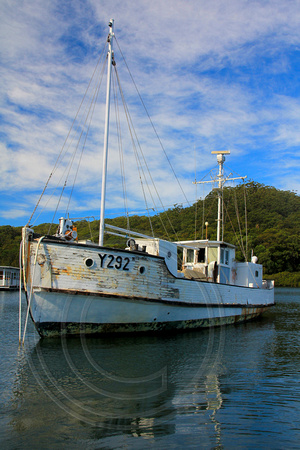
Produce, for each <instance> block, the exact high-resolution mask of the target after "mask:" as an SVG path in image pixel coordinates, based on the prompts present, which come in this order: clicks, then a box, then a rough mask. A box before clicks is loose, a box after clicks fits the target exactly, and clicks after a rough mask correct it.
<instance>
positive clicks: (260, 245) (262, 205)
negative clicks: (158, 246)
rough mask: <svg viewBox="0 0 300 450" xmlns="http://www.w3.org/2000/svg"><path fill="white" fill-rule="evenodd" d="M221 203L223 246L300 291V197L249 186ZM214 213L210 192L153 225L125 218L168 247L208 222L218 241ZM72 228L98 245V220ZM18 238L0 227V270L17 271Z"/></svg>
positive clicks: (14, 230)
mask: <svg viewBox="0 0 300 450" xmlns="http://www.w3.org/2000/svg"><path fill="white" fill-rule="evenodd" d="M223 200H224V211H225V215H224V241H225V242H230V243H233V244H235V245H236V258H237V260H239V261H243V260H245V256H246V258H247V260H248V261H249V260H250V259H251V255H252V254H254V255H256V256H257V257H258V262H259V263H261V264H263V267H264V278H265V279H273V280H275V286H276V287H300V228H299V223H300V197H299V196H298V195H297V194H296V193H295V192H291V191H282V190H278V189H276V188H275V187H272V186H265V185H263V184H260V183H257V182H253V181H250V182H248V183H241V184H240V185H238V186H236V187H227V188H224V190H223ZM245 206H247V208H245ZM216 208H217V192H216V190H212V191H211V192H210V194H208V196H207V197H206V198H205V199H204V200H198V201H197V202H195V203H194V204H193V205H192V206H188V207H184V206H183V205H181V204H176V205H174V207H173V208H169V209H168V210H165V211H163V212H161V213H157V214H153V212H152V214H151V223H152V225H150V217H149V216H148V215H147V216H146V215H141V216H138V215H134V216H129V224H130V229H131V230H138V231H139V232H140V233H143V234H146V235H149V236H151V235H152V230H151V227H152V229H153V232H154V235H155V237H160V238H161V239H167V240H170V241H177V240H189V239H205V231H206V230H205V226H204V223H205V222H208V223H209V226H208V239H210V240H216V221H215V216H216ZM246 209H247V215H245V210H246ZM127 219H128V217H127V216H126V215H123V216H119V217H116V218H114V219H107V220H106V222H107V223H109V224H112V225H115V226H118V227H121V228H127ZM24 223H25V220H24ZM57 223H58V219H57ZM57 223H56V224H52V225H51V224H47V223H43V224H40V225H37V226H35V227H34V230H35V232H36V233H39V234H42V235H44V234H55V232H56V229H57ZM76 225H77V230H78V237H79V239H91V240H92V241H94V242H98V236H99V220H93V221H91V222H89V221H87V220H79V221H77V222H76ZM246 229H247V233H246ZM21 232H22V227H12V226H10V225H3V226H0V265H2V266H4V265H5V266H16V267H18V265H19V246H20V241H21ZM239 232H241V233H239ZM246 235H247V241H246V238H245V236H246ZM124 244H125V243H124V239H123V240H122V239H121V238H118V237H116V236H111V235H106V237H105V241H104V245H105V246H109V247H113V246H120V245H121V246H124Z"/></svg>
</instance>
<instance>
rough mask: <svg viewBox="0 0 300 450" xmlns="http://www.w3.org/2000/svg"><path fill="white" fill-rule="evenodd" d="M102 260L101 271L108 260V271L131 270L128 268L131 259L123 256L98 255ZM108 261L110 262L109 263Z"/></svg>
mask: <svg viewBox="0 0 300 450" xmlns="http://www.w3.org/2000/svg"><path fill="white" fill-rule="evenodd" d="M98 255H99V258H100V266H101V269H103V267H104V261H105V260H106V267H105V268H106V269H121V270H129V268H128V267H127V266H128V264H129V262H130V259H129V258H127V257H125V258H124V259H123V258H122V256H117V257H115V256H114V255H108V254H107V253H103V254H102V253H98ZM107 261H108V262H107Z"/></svg>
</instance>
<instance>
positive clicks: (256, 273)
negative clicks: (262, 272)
mask: <svg viewBox="0 0 300 450" xmlns="http://www.w3.org/2000/svg"><path fill="white" fill-rule="evenodd" d="M255 276H256V278H258V270H256V271H255Z"/></svg>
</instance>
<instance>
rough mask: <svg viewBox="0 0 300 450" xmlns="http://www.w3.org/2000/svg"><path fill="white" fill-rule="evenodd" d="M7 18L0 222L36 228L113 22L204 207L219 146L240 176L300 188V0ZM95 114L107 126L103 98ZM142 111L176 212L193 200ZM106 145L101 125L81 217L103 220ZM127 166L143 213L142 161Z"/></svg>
mask: <svg viewBox="0 0 300 450" xmlns="http://www.w3.org/2000/svg"><path fill="white" fill-rule="evenodd" d="M0 14H1V19H0V20H1V27H0V51H1V55H0V71H1V72H0V73H1V83H0V95H1V102H0V124H1V127H0V135H1V141H0V154H1V167H0V171H1V177H0V191H1V192H0V225H7V224H9V225H15V226H19V225H23V224H26V223H27V221H28V219H29V217H30V215H31V213H32V211H33V209H34V206H35V203H36V201H37V199H38V197H39V194H40V192H41V191H42V189H43V187H44V184H45V182H46V180H47V178H48V175H49V173H50V172H51V170H52V167H53V165H54V163H55V160H56V157H57V155H58V153H59V151H60V149H61V147H62V145H63V143H64V139H65V136H66V135H67V133H68V130H69V127H70V125H71V123H72V120H73V118H74V115H75V113H76V111H77V108H78V106H79V104H80V101H81V97H82V95H83V94H84V92H85V88H86V86H87V84H88V81H89V77H90V75H91V73H92V71H93V68H94V66H95V64H96V61H97V58H98V57H99V54H100V52H101V51H102V48H103V45H104V42H105V38H106V36H107V33H108V27H107V24H108V21H109V19H110V18H111V17H113V18H114V20H115V34H116V36H117V39H118V42H119V44H120V46H121V49H122V52H123V54H124V55H125V57H126V61H127V63H128V65H129V67H130V70H131V72H132V74H133V76H134V79H135V82H136V84H137V86H138V88H139V91H140V93H141V95H142V97H143V100H144V103H145V104H146V106H147V109H148V111H149V113H150V115H151V119H152V121H153V123H154V124H155V127H156V130H157V133H158V135H159V137H160V139H161V142H162V143H163V146H164V149H165V151H166V153H167V155H168V157H169V159H170V160H171V162H172V165H173V167H174V169H175V171H176V174H177V176H178V178H179V180H180V183H181V185H182V187H183V189H184V191H185V196H186V198H187V199H188V200H189V201H190V202H191V203H193V202H194V201H195V198H196V195H198V196H200V195H202V193H201V192H200V188H198V191H197V193H196V192H195V186H194V185H193V184H192V181H194V179H195V171H196V173H197V179H201V178H202V177H203V176H204V175H205V174H206V173H207V172H208V171H209V169H210V168H211V167H213V166H214V165H215V157H213V156H212V155H211V151H213V150H230V151H231V155H230V157H229V158H228V160H227V162H228V170H229V171H230V172H234V173H237V174H240V175H243V176H244V175H247V176H248V179H251V180H254V181H257V182H260V183H263V184H266V185H272V186H275V187H276V188H278V189H284V190H293V191H297V192H299V190H300V182H299V166H300V164H299V153H300V152H299V144H300V81H299V80H300V78H299V69H300V1H297V0H293V1H289V0H281V1H277V0H272V1H263V0H258V1H244V0H230V2H227V1H224V0H220V1H219V0H206V1H205V0H172V1H171V0H164V1H163V2H162V1H161V0H152V1H151V2H149V1H146V0H136V1H135V2H131V1H128V0H127V1H126V0H120V1H119V0H111V1H110V2H107V1H102V0H90V1H88V0H81V1H80V0H72V1H64V0H52V1H51V2H49V1H46V0H30V1H23V2H20V1H19V0H2V1H1V5H0ZM116 58H118V55H117V51H116ZM117 64H119V60H118V59H117ZM118 70H119V73H120V75H122V74H124V79H125V83H124V87H125V88H126V92H127V94H126V95H127V98H128V99H129V100H130V102H131V104H132V103H133V102H134V100H133V99H132V98H133V97H132V95H133V92H134V89H133V88H132V87H130V86H129V83H128V76H127V75H126V74H125V71H124V69H122V65H121V61H120V68H119V66H118ZM96 114H97V116H96V117H97V121H96V122H98V125H99V126H100V128H101V126H102V125H103V118H102V116H103V104H100V107H99V110H98V111H97V112H96ZM132 114H133V117H134V118H135V119H136V120H137V123H138V125H139V127H140V128H141V133H142V138H141V141H142V142H143V146H144V152H145V155H146V156H147V160H148V157H149V160H150V163H149V164H150V166H151V170H152V174H153V178H154V179H155V181H156V183H157V188H158V191H159V193H160V195H161V198H162V201H163V202H164V204H165V205H166V206H167V207H168V206H170V205H173V204H175V203H182V204H185V197H183V195H182V193H181V192H180V190H179V189H178V185H177V184H176V181H175V179H173V180H171V175H172V174H171V173H170V169H169V168H168V166H167V164H166V162H165V161H164V160H163V156H162V155H160V153H159V151H160V149H159V148H157V147H155V145H156V144H153V143H152V140H151V139H152V137H151V136H150V135H151V133H150V131H149V132H148V131H146V127H145V122H144V121H142V119H141V117H140V113H139V112H136V113H132ZM150 128H151V127H150ZM125 144H126V152H127V141H126V140H125ZM102 148H103V134H102V132H101V130H100V129H99V133H97V131H96V128H93V129H92V140H91V142H90V143H89V148H88V151H87V155H86V157H85V159H83V160H82V175H81V176H79V177H78V186H77V187H76V188H75V190H74V196H73V203H72V214H71V215H73V217H83V216H87V215H91V216H95V217H97V218H98V216H99V208H100V192H101V171H102ZM116 153H117V149H116V148H115V147H114V144H112V148H111V156H110V159H109V180H108V201H107V214H106V215H107V217H113V216H114V215H118V214H122V213H123V209H122V205H123V202H122V200H121V194H122V187H121V183H120V181H118V180H119V179H118V175H117V171H118V167H119V163H118V162H117V156H116ZM125 159H126V161H127V162H128V165H129V168H128V174H127V175H126V180H127V188H128V198H129V200H128V203H129V209H130V210H131V211H144V210H145V206H144V204H142V199H141V195H140V194H139V195H137V196H136V197H137V198H136V199H134V194H136V193H137V191H138V187H137V183H138V177H137V176H136V175H134V171H133V159H131V157H130V156H129V154H128V155H127V154H125ZM203 195H204V193H203ZM52 206H53V205H52V201H50V202H49V203H48V204H47V205H46V207H45V211H44V212H45V214H44V215H43V216H42V215H41V216H39V217H38V219H37V222H36V223H43V222H46V221H49V220H51V218H52V213H51V212H50V209H51V208H52ZM149 206H151V201H150V203H149Z"/></svg>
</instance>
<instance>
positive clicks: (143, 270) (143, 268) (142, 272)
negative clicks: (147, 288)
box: [139, 266, 146, 275]
mask: <svg viewBox="0 0 300 450" xmlns="http://www.w3.org/2000/svg"><path fill="white" fill-rule="evenodd" d="M139 270H140V274H141V275H143V274H144V273H145V272H146V268H145V267H144V266H141V267H140V269H139Z"/></svg>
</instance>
